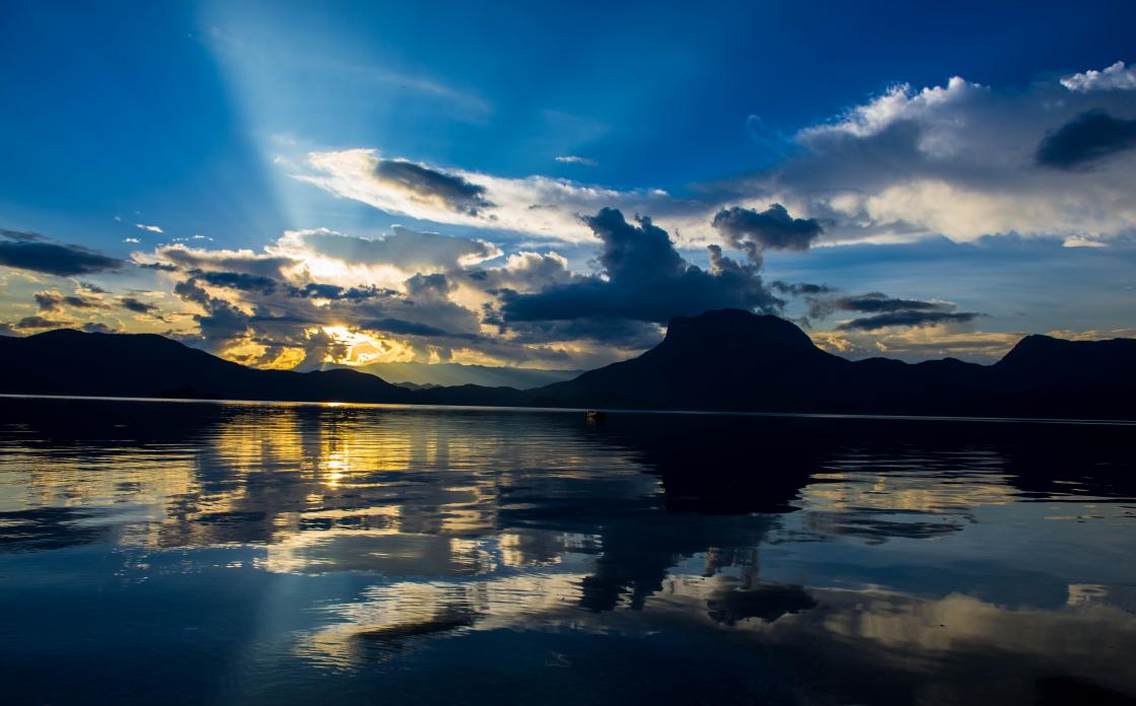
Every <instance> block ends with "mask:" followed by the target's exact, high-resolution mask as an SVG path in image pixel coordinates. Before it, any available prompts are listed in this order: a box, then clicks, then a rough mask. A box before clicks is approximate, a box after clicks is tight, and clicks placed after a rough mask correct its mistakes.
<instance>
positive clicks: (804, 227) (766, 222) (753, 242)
mask: <svg viewBox="0 0 1136 706" xmlns="http://www.w3.org/2000/svg"><path fill="white" fill-rule="evenodd" d="M713 225H714V228H716V229H717V230H718V232H719V233H721V234H722V236H723V237H724V238H725V239H726V242H728V243H729V244H730V245H731V246H733V247H735V248H738V249H739V250H742V251H744V252H745V253H746V256H747V257H748V258H749V259H750V261H751V262H753V263H754V264H755V265H760V264H761V260H762V256H761V253H762V251H763V250H766V249H770V250H808V249H809V246H810V245H811V244H812V242H813V241H814V240H816V239H817V237H819V236H820V234H821V232H822V230H823V229H822V228H821V225H820V222H819V221H817V220H816V219H815V218H793V217H792V216H790V215H789V211H788V210H786V208H785V207H784V206H782V205H781V204H779V203H775V204H773V205H772V206H770V207H769V208H767V209H765V210H764V211H755V210H753V209H749V208H740V207H738V206H734V207H733V208H728V209H722V210H721V211H719V212H718V213H717V214H716V215H715V216H714V221H713Z"/></svg>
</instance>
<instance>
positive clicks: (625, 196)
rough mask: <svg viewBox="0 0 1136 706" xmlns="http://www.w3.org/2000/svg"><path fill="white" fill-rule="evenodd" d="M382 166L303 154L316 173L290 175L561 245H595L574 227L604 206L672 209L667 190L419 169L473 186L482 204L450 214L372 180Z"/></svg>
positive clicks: (418, 195) (421, 213)
mask: <svg viewBox="0 0 1136 706" xmlns="http://www.w3.org/2000/svg"><path fill="white" fill-rule="evenodd" d="M383 160H384V158H382V157H380V155H379V153H378V151H377V150H373V149H350V150H340V151H334V152H314V153H312V154H310V155H309V157H308V164H309V166H310V167H311V168H312V169H314V170H315V173H314V174H297V175H294V176H295V178H297V179H299V180H301V181H305V182H307V183H310V184H314V185H315V186H318V187H320V188H322V189H325V190H327V191H329V192H331V193H333V194H336V195H338V196H341V197H344V198H349V199H354V200H356V201H361V202H363V203H366V204H369V205H371V206H374V207H375V208H378V209H380V210H382V211H386V212H387V213H393V214H399V215H405V216H409V217H411V218H417V219H420V220H426V221H433V222H435V223H445V224H451V225H467V226H472V227H476V228H487V229H494V230H505V231H515V232H518V233H525V234H528V235H532V236H537V237H540V238H547V239H550V240H562V241H567V242H589V241H593V240H594V237H593V236H592V234H591V231H589V230H588V229H587V228H586V227H585V226H584V225H583V223H581V222H580V220H579V215H580V214H591V213H595V212H596V211H598V210H599V209H601V208H603V207H605V206H619V207H622V208H624V209H626V210H628V211H630V212H640V213H644V214H654V213H658V212H660V211H662V212H667V211H671V210H673V208H674V206H673V204H672V203H671V201H672V199H670V198H669V197H668V196H667V194H666V192H663V191H660V190H657V189H654V190H641V191H619V190H616V189H609V188H605V187H601V186H595V185H587V184H580V183H577V182H574V181H571V180H568V179H557V178H553V177H546V176H529V177H524V178H507V177H497V176H492V175H489V174H484V173H481V172H473V171H467V170H462V169H442V168H439V167H435V166H432V165H418V166H420V167H421V168H422V169H424V170H430V171H432V172H434V173H436V174H439V175H442V176H444V177H446V178H450V179H455V180H461V181H462V182H464V184H467V185H472V186H473V187H476V188H478V189H479V190H480V198H482V199H483V200H484V201H485V202H487V203H486V204H484V205H479V206H478V207H477V208H476V209H468V208H467V209H456V208H453V207H451V205H450V204H448V203H447V202H446V201H445V199H444V198H442V197H441V196H439V197H437V198H431V197H430V196H429V194H427V193H424V192H423V191H422V190H420V189H416V190H413V191H412V190H409V189H407V188H405V187H404V186H401V185H399V184H398V183H394V182H392V180H390V179H383V178H378V177H376V174H375V170H376V168H377V167H378V166H379V164H380V163H381V162H382V161H383Z"/></svg>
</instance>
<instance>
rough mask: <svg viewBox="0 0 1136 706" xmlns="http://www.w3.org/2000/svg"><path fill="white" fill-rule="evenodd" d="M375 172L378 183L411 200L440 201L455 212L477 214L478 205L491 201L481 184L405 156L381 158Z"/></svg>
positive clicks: (482, 206)
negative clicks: (405, 158) (412, 160)
mask: <svg viewBox="0 0 1136 706" xmlns="http://www.w3.org/2000/svg"><path fill="white" fill-rule="evenodd" d="M374 174H375V180H376V181H377V182H378V183H379V184H381V185H384V186H386V187H388V188H392V189H395V190H401V191H403V192H404V193H405V194H406V196H407V197H408V198H410V199H411V200H415V201H421V202H423V203H426V204H440V205H442V206H443V207H445V208H447V209H449V210H451V211H455V212H457V213H465V214H468V215H470V216H476V215H478V213H479V212H480V210H481V209H483V208H486V207H488V206H492V205H493V204H491V203H489V201H487V200H485V187H484V186H482V185H480V184H473V183H471V182H469V181H466V179H465V178H464V177H462V176H460V175H457V174H451V173H447V172H443V171H440V170H437V169H431V168H430V167H427V166H425V165H422V164H416V163H414V162H410V161H407V160H403V159H393V160H392V159H380V160H379V161H378V164H376V165H375V171H374Z"/></svg>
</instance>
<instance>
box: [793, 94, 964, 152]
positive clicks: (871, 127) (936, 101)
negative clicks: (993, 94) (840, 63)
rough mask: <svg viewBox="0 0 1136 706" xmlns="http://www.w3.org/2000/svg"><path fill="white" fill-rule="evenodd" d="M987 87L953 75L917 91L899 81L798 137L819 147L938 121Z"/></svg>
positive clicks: (927, 145) (931, 146)
mask: <svg viewBox="0 0 1136 706" xmlns="http://www.w3.org/2000/svg"><path fill="white" fill-rule="evenodd" d="M984 90H985V89H984V88H983V87H982V86H980V85H979V84H976V83H970V82H968V81H966V80H965V79H963V78H962V77H961V76H952V77H951V78H950V79H949V80H948V81H947V85H946V86H929V87H927V88H923V89H920V90H918V91H915V90H913V89H912V87H911V85H910V84H907V83H900V84H897V85H895V86H892V87H891V88H890V89H888V91H887V92H886V93H885V94H884V95H882V96H878V97H876V98H874V99H872V100H870V101H868V102H867V103H864V104H862V105H858V106H854V107H852V108H850V109H848V110H847V111H846V112H845V113H844V114H843V115H841V116H840V117H839V118H838V119H837V120H835V121H833V122H830V123H825V124H821V125H815V126H812V127H808V128H805V129H804V130H802V131H801V132H800V133H799V134H798V136H797V138H798V140H800V141H801V142H804V143H805V144H806V145H813V146H816V145H818V144H821V143H823V142H826V141H828V140H830V139H833V138H836V139H839V138H842V137H856V138H867V137H874V136H876V135H879V134H881V133H883V132H885V131H886V130H887V129H888V128H890V127H891V126H893V125H895V124H896V123H899V122H901V121H927V122H931V123H936V122H938V120H937V116H938V115H939V114H940V113H941V112H942V109H943V108H944V107H946V106H950V105H952V104H957V103H960V102H963V101H966V100H967V99H968V98H970V97H971V96H973V94H975V93H977V92H982V91H984ZM934 142H935V140H929V141H928V142H926V143H925V148H926V149H927V150H928V151H934V149H935V145H934Z"/></svg>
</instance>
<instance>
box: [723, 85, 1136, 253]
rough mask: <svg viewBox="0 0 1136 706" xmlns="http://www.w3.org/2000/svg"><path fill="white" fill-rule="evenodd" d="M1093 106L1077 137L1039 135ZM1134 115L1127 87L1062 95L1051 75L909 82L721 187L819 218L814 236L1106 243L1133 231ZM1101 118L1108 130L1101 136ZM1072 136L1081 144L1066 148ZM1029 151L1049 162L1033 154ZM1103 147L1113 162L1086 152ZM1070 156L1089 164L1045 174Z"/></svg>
mask: <svg viewBox="0 0 1136 706" xmlns="http://www.w3.org/2000/svg"><path fill="white" fill-rule="evenodd" d="M1093 111H1098V113H1103V114H1106V115H1108V116H1109V117H1110V118H1112V121H1109V123H1108V125H1103V123H1104V122H1105V121H1101V120H1097V125H1096V127H1093V126H1092V125H1090V126H1089V128H1087V129H1083V130H1082V131H1081V132H1080V134H1079V135H1078V134H1077V130H1074V129H1073V128H1070V130H1072V134H1069V133H1066V135H1064V136H1063V137H1064V138H1069V137H1073V138H1077V139H1075V140H1064V141H1065V145H1062V144H1061V142H1062V141H1058V142H1056V143H1053V142H1049V143H1047V142H1046V141H1047V138H1050V137H1052V136H1054V135H1055V133H1057V132H1059V131H1061V130H1062V127H1063V126H1067V125H1070V123H1074V121H1076V120H1077V119H1078V117H1079V116H1083V115H1084V114H1086V113H1092V112H1093ZM1134 118H1136V93H1134V92H1130V91H1111V92H1100V91H1093V92H1088V93H1082V92H1071V91H1069V90H1067V89H1066V88H1065V87H1064V86H1062V85H1061V84H1059V83H1058V82H1056V81H1038V82H1036V83H1034V84H1031V85H1030V86H1028V87H1026V88H1024V89H1013V90H1002V89H997V88H992V87H986V86H980V85H977V84H974V83H971V82H968V81H965V80H964V79H961V78H952V79H951V80H950V81H948V82H947V84H946V85H945V86H935V87H928V88H923V89H919V90H915V89H912V88H911V87H909V86H898V87H895V88H893V89H891V90H889V91H888V92H887V93H885V94H884V95H882V96H878V97H875V98H872V99H870V100H868V101H866V102H865V103H863V104H862V105H858V106H854V107H853V108H851V109H850V110H848V111H847V112H846V113H845V114H843V115H842V116H840V117H839V118H838V119H837V120H834V121H832V122H828V123H824V124H821V125H816V126H811V127H807V128H804V129H802V130H800V131H799V132H798V133H797V135H796V138H795V139H796V142H797V143H798V146H799V147H800V150H799V151H798V152H797V153H796V154H794V155H792V156H790V157H789V158H788V159H786V160H785V161H783V162H782V163H781V164H779V165H777V166H776V167H774V168H771V169H769V170H766V171H764V172H761V173H758V174H754V175H751V176H749V177H744V178H741V179H737V180H733V181H731V182H729V183H726V184H723V185H719V186H720V188H721V189H722V191H723V193H727V194H729V195H730V196H731V197H732V198H734V199H736V200H738V201H741V202H742V204H743V205H746V203H747V202H748V203H769V202H770V201H777V202H779V203H783V204H786V205H787V206H789V207H790V208H791V209H792V210H794V211H795V212H799V213H801V214H803V215H805V216H807V217H810V218H815V219H818V220H820V221H821V222H823V223H824V224H825V232H824V234H822V235H821V236H820V237H819V238H818V242H821V243H848V242H859V241H878V242H903V241H910V240H915V239H919V238H923V237H927V236H932V235H944V236H946V237H948V238H951V239H953V240H956V241H972V240H976V239H978V238H981V237H983V236H986V235H999V234H1017V235H1021V236H1043V237H1056V238H1062V237H1069V236H1074V235H1081V236H1090V237H1096V238H1106V239H1107V238H1113V237H1117V236H1123V235H1125V234H1126V233H1130V232H1131V231H1132V230H1133V229H1134V228H1136V207H1134V205H1133V201H1132V199H1131V188H1130V186H1129V185H1130V184H1131V183H1132V180H1133V178H1134V177H1136V159H1134V158H1133V155H1134V154H1136V152H1133V151H1130V150H1127V149H1124V148H1123V147H1122V146H1123V145H1124V144H1126V143H1125V140H1126V139H1127V137H1126V134H1125V126H1126V123H1125V121H1129V120H1132V119H1134ZM1102 126H1103V127H1106V128H1109V130H1111V132H1108V131H1105V132H1107V134H1102V131H1101V130H1100V128H1101V127H1102ZM1075 127H1077V126H1076V125H1075ZM1117 128H1120V129H1119V130H1118V129H1117ZM1070 142H1072V143H1073V144H1072V147H1074V148H1076V147H1078V146H1079V147H1081V149H1080V150H1079V151H1078V150H1077V149H1068V146H1069V143H1070ZM1043 145H1047V146H1045V147H1043ZM1057 148H1062V149H1057ZM1039 150H1040V151H1042V153H1043V155H1046V156H1047V157H1048V156H1050V155H1052V156H1053V157H1054V158H1053V159H1046V158H1043V159H1042V160H1040V161H1039V159H1038V155H1039ZM1103 153H1108V154H1110V155H1112V158H1110V159H1107V160H1097V159H1095V157H1098V156H1100V155H1101V154H1103ZM1070 155H1072V158H1073V161H1074V163H1075V162H1076V160H1077V159H1080V158H1082V157H1087V158H1089V159H1092V160H1093V161H1092V164H1093V165H1094V166H1096V167H1097V168H1096V169H1093V170H1077V171H1076V173H1073V174H1070V173H1069V171H1068V170H1064V169H1062V170H1058V169H1053V168H1052V165H1053V163H1054V162H1055V161H1059V160H1062V159H1064V160H1065V161H1063V162H1062V164H1064V163H1067V162H1068V160H1069V156H1070ZM1047 162H1048V163H1047ZM1083 163H1084V162H1083Z"/></svg>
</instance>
